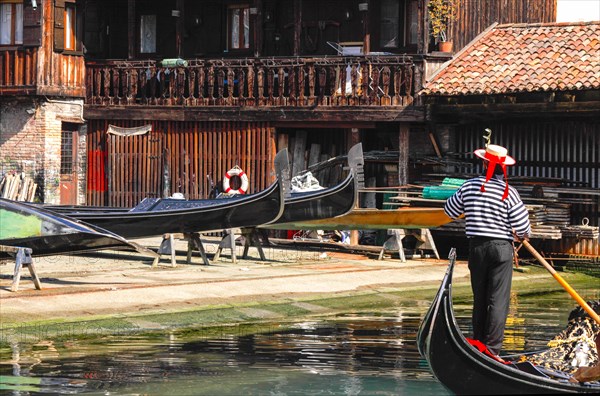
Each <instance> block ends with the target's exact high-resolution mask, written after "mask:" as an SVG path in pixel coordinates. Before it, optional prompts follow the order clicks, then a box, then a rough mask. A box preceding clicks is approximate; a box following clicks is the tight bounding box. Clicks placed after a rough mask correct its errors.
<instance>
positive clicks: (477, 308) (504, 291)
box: [469, 237, 514, 354]
mask: <svg viewBox="0 0 600 396" xmlns="http://www.w3.org/2000/svg"><path fill="white" fill-rule="evenodd" d="M513 255H514V249H513V244H512V242H511V241H507V240H504V239H491V238H479V237H477V238H471V239H470V240H469V271H470V272H471V288H472V290H473V319H472V320H473V338H474V339H476V340H479V341H481V342H482V343H484V344H485V345H486V346H487V347H488V349H489V350H490V351H491V352H493V353H496V354H498V353H499V352H500V350H501V349H502V341H503V340H504V327H505V325H506V317H507V316H508V307H509V303H510V288H511V283H512V267H513Z"/></svg>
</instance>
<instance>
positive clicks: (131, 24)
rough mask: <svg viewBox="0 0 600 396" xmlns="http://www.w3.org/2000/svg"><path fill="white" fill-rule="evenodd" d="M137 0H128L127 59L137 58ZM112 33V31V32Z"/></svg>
mask: <svg viewBox="0 0 600 396" xmlns="http://www.w3.org/2000/svg"><path fill="white" fill-rule="evenodd" d="M135 2H136V0H128V1H127V59H135V53H136V51H135V42H136V40H135V37H136V34H135V33H136V29H135V27H136V26H137V24H136V20H135ZM111 33H112V32H111Z"/></svg>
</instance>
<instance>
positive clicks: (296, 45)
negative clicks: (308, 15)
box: [294, 0, 302, 56]
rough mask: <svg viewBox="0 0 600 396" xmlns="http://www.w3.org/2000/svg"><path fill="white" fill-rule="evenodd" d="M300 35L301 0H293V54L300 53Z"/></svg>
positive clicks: (297, 54)
mask: <svg viewBox="0 0 600 396" xmlns="http://www.w3.org/2000/svg"><path fill="white" fill-rule="evenodd" d="M301 37H302V0H294V56H299V55H300V38H301Z"/></svg>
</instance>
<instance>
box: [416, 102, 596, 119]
mask: <svg viewBox="0 0 600 396" xmlns="http://www.w3.org/2000/svg"><path fill="white" fill-rule="evenodd" d="M430 110H431V115H432V117H433V119H446V117H447V116H451V117H452V118H460V119H473V118H477V119H478V118H481V117H486V118H490V117H493V118H496V117H497V118H505V117H511V118H518V117H531V116H532V115H536V114H538V115H540V116H542V115H543V116H544V117H547V116H561V117H562V116H569V115H577V116H581V115H590V116H598V115H600V102H547V103H493V104H451V105H431V108H430ZM428 113H429V109H428Z"/></svg>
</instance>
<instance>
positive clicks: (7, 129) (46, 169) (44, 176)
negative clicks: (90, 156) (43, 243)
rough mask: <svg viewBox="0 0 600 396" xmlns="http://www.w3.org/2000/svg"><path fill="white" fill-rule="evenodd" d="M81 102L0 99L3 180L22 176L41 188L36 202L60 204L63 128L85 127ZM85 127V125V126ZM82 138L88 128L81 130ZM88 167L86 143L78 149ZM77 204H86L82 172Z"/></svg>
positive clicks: (0, 156)
mask: <svg viewBox="0 0 600 396" xmlns="http://www.w3.org/2000/svg"><path fill="white" fill-rule="evenodd" d="M81 106H82V101H81V100H70V101H67V100H65V101H62V100H61V101H58V100H57V101H53V100H51V99H50V100H47V99H40V98H29V97H27V98H14V97H12V98H6V97H1V98H0V178H1V177H2V176H3V175H4V174H6V173H9V172H23V174H24V175H25V176H28V177H31V178H33V179H34V181H35V182H36V183H37V184H38V188H37V193H36V198H35V201H38V202H45V203H53V204H58V203H60V161H61V128H62V123H63V122H77V123H82V119H81ZM82 125H83V124H82ZM80 131H81V133H80V135H81V134H85V128H80ZM78 150H79V154H80V155H79V158H80V163H81V164H85V139H80V144H79V147H78ZM78 173H79V175H80V180H79V182H80V184H79V186H80V187H79V189H78V190H83V191H78V197H79V198H78V202H79V203H83V202H84V197H85V190H84V189H82V188H81V186H85V170H79V169H78Z"/></svg>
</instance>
